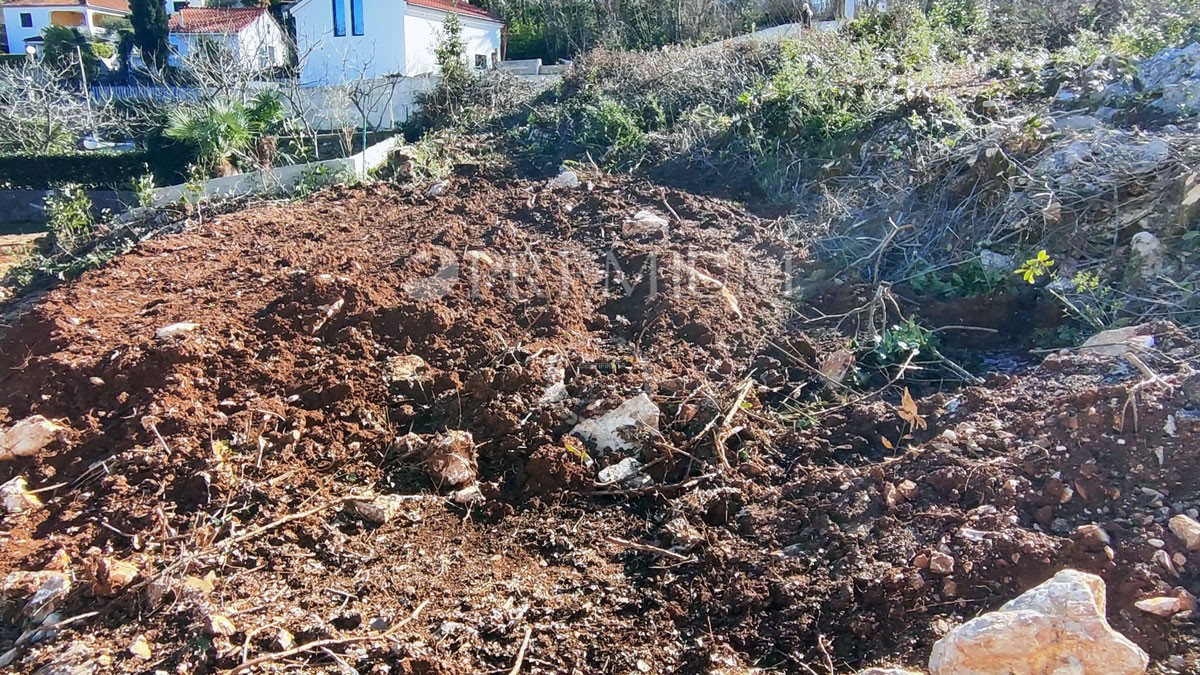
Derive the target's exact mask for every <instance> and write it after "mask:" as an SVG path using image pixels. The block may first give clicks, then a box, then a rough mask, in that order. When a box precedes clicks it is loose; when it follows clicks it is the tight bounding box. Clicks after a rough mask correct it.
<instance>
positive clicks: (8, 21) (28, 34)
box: [4, 5, 124, 54]
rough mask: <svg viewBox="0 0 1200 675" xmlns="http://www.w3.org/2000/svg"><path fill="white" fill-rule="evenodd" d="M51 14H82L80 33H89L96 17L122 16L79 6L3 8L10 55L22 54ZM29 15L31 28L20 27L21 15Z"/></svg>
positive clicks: (45, 24) (47, 22) (46, 24)
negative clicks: (29, 40) (31, 23)
mask: <svg viewBox="0 0 1200 675" xmlns="http://www.w3.org/2000/svg"><path fill="white" fill-rule="evenodd" d="M53 12H84V13H85V17H84V25H83V26H78V28H79V29H80V30H81V31H89V30H90V29H91V28H92V27H93V26H95V25H96V17H97V16H100V15H107V16H113V17H120V16H124V15H123V14H120V13H116V12H103V11H96V10H95V9H92V8H90V7H89V8H87V9H86V10H85V9H84V8H83V7H81V6H79V5H65V6H62V7H5V8H4V32H5V34H6V35H7V36H8V51H9V53H11V54H24V53H25V41H26V40H28V39H29V38H35V37H39V36H41V34H42V31H43V30H45V29H46V27H48V26H50V15H51V14H52V13H53ZM22 14H30V15H32V18H33V27H31V28H22V27H21V15H22Z"/></svg>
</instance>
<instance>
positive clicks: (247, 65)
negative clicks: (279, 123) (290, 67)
mask: <svg viewBox="0 0 1200 675" xmlns="http://www.w3.org/2000/svg"><path fill="white" fill-rule="evenodd" d="M218 11H219V10H218ZM204 41H210V42H215V43H217V44H219V45H221V46H222V47H224V48H225V49H226V50H228V51H229V53H231V54H233V55H234V57H235V58H236V59H237V61H238V63H237V65H238V67H239V68H241V69H244V70H247V71H256V70H266V69H268V68H275V67H279V66H283V65H286V64H287V60H288V39H287V35H286V34H285V33H284V32H283V28H282V27H280V25H279V22H277V21H275V19H274V18H273V17H272V16H271V15H270V14H268V13H266V12H263V13H262V14H261V15H260V16H259V17H258V18H257V19H255V20H254V21H253V22H251V23H250V24H249V25H248V26H246V27H244V28H242V29H241V30H239V31H238V32H236V33H177V32H173V33H171V36H170V42H171V52H172V53H171V57H170V60H171V64H172V65H180V63H181V62H182V61H185V60H186V59H187V57H188V55H189V54H191V53H192V51H193V50H195V49H196V48H197V46H199V45H200V44H201V43H202V42H204Z"/></svg>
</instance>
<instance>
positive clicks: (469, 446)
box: [423, 430, 477, 487]
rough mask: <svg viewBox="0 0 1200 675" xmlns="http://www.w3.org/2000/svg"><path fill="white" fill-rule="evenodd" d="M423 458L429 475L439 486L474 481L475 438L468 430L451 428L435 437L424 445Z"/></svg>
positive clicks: (455, 485)
mask: <svg viewBox="0 0 1200 675" xmlns="http://www.w3.org/2000/svg"><path fill="white" fill-rule="evenodd" d="M423 458H424V460H425V466H426V468H427V469H428V471H429V476H430V477H431V478H432V479H433V481H434V482H435V483H437V484H438V486H439V487H441V486H448V487H464V486H467V485H470V484H472V483H474V482H475V472H476V466H477V457H476V450H475V439H473V438H472V437H471V432H469V431H459V430H451V431H447V432H446V433H444V434H442V435H441V436H439V437H438V438H435V439H434V440H432V441H430V442H429V444H428V445H426V446H425V451H424V453H423Z"/></svg>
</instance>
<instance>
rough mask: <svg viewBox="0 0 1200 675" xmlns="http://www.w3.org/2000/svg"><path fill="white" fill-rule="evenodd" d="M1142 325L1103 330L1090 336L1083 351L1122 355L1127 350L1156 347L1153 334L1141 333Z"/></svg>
mask: <svg viewBox="0 0 1200 675" xmlns="http://www.w3.org/2000/svg"><path fill="white" fill-rule="evenodd" d="M1141 328H1142V327H1141V326H1125V327H1124V328H1113V329H1112V330H1103V331H1100V332H1099V333H1096V334H1095V335H1093V336H1092V337H1090V338H1088V339H1087V341H1086V342H1084V343H1083V346H1082V347H1080V350H1081V351H1084V352H1091V353H1094V354H1103V355H1105V356H1120V355H1122V354H1124V353H1125V352H1127V351H1130V350H1136V349H1150V348H1152V347H1154V336H1153V335H1141V334H1140V330H1141Z"/></svg>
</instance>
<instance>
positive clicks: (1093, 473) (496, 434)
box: [0, 178, 1200, 674]
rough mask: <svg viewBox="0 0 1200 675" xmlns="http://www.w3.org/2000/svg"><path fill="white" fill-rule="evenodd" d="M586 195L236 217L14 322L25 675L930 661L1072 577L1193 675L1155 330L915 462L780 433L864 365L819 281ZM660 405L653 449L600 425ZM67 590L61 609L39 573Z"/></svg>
mask: <svg viewBox="0 0 1200 675" xmlns="http://www.w3.org/2000/svg"><path fill="white" fill-rule="evenodd" d="M598 182H599V184H598V185H595V186H594V187H593V188H592V189H583V188H581V189H578V190H569V191H553V192H552V191H546V190H544V189H543V187H542V186H541V185H538V184H532V183H526V182H504V181H501V182H494V183H492V182H487V181H484V180H481V179H477V180H474V181H470V182H468V181H464V180H456V181H454V182H452V183H450V184H449V185H448V186H446V187H445V188H444V189H443V190H442V191H441V192H440V194H437V196H428V195H427V194H426V193H423V192H420V191H408V190H401V189H399V188H393V187H386V186H375V187H370V188H362V189H355V190H349V191H342V192H327V193H324V194H322V195H319V196H317V197H315V198H312V199H310V200H308V201H306V202H304V203H291V204H282V205H273V206H261V207H255V208H251V209H248V210H246V211H243V212H240V213H236V214H231V215H226V216H220V217H217V218H215V219H212V220H211V221H208V222H204V223H203V224H200V225H197V226H195V227H193V228H191V229H189V230H187V231H186V232H184V233H183V234H178V235H173V236H167V237H162V238H159V239H155V240H151V241H148V242H145V243H144V244H142V245H141V246H139V247H138V248H137V249H136V250H135V251H133V252H132V253H130V254H128V255H125V256H122V257H120V258H119V259H117V260H115V261H113V262H112V263H111V264H110V265H108V266H107V267H105V268H104V269H101V270H98V271H94V272H90V273H88V274H86V275H85V276H84V277H83V278H82V279H80V280H78V281H77V282H74V283H71V284H69V285H65V286H63V287H61V288H59V289H56V290H54V291H52V292H50V293H49V294H47V295H46V296H45V297H44V298H43V299H41V300H40V301H39V302H38V303H36V305H34V307H33V308H32V310H31V311H29V312H28V313H26V314H24V315H23V316H21V317H20V318H18V319H16V320H15V321H14V323H13V325H11V326H10V327H8V328H7V329H6V333H5V336H4V341H3V343H2V345H0V348H2V349H3V353H2V354H0V423H3V425H4V426H7V425H10V424H12V423H15V422H17V421H19V420H22V419H25V418H28V417H29V416H31V415H41V416H44V417H45V418H48V419H51V420H55V421H57V422H58V423H60V424H62V425H64V426H66V427H69V433H65V434H63V436H62V439H61V440H59V441H57V442H56V443H54V444H52V445H51V446H49V447H48V448H46V449H45V450H44V451H43V452H42V453H41V454H39V455H38V456H36V457H33V458H25V459H17V460H12V461H9V462H6V463H5V464H3V465H2V466H0V479H2V480H9V479H11V478H14V477H17V476H21V477H24V478H25V479H26V480H27V481H28V485H29V487H30V488H31V489H35V490H38V491H39V492H38V493H37V496H38V497H39V498H40V500H41V501H42V502H44V504H43V505H42V506H40V507H35V508H31V509H29V510H27V511H25V512H22V513H13V514H9V515H7V516H6V518H5V525H4V531H3V533H0V541H2V542H3V550H2V552H0V572H3V573H5V574H9V573H11V574H9V576H8V579H7V581H6V583H5V586H4V589H3V604H2V605H0V612H2V615H0V617H2V619H3V623H2V624H0V650H2V649H8V648H9V647H11V648H12V651H10V652H9V654H8V655H7V656H8V657H11V658H10V659H9V660H10V661H11V662H12V663H13V665H12V668H13V669H14V671H15V672H33V671H36V670H37V669H39V668H44V667H49V668H51V670H43V671H41V672H45V673H49V672H86V673H91V672H96V673H100V672H114V673H115V672H122V673H123V672H155V671H162V672H178V673H192V672H221V671H229V670H232V671H235V672H285V671H286V672H329V673H342V672H372V673H375V672H378V673H385V672H391V673H447V674H449V673H484V672H510V671H512V672H518V671H519V672H540V673H570V672H578V673H592V672H597V673H630V672H651V673H667V672H681V673H691V672H714V673H715V672H723V673H736V672H747V671H746V670H745V669H746V668H748V667H751V666H757V667H762V668H773V669H777V670H779V671H782V672H829V671H834V672H843V671H846V670H849V669H853V668H855V667H859V666H862V665H866V664H871V663H879V662H884V661H889V662H895V663H909V664H914V665H919V664H920V663H922V662H923V661H924V659H925V657H926V655H927V654H928V650H929V647H930V645H931V644H932V642H933V641H935V640H936V639H937V638H938V637H939V636H940V635H941V634H944V633H945V632H946V631H947V630H949V628H951V627H952V626H953V625H955V624H957V623H959V622H961V621H963V620H965V619H967V618H970V617H972V616H974V615H975V614H977V613H979V612H982V611H985V610H988V609H992V608H994V607H996V606H998V605H999V604H1001V603H1003V602H1004V601H1005V600H1007V599H1010V598H1011V597H1013V596H1014V595H1016V594H1017V593H1019V592H1020V591H1022V590H1024V589H1025V588H1028V587H1029V586H1031V585H1033V584H1035V583H1037V582H1040V581H1042V580H1044V579H1045V578H1048V577H1049V576H1050V575H1051V574H1053V573H1054V572H1055V571H1057V570H1058V569H1061V568H1062V567H1065V566H1075V567H1078V568H1080V569H1085V570H1088V571H1093V572H1096V573H1098V574H1100V575H1101V576H1103V577H1104V578H1105V579H1106V580H1108V582H1109V596H1110V597H1109V601H1110V602H1109V604H1110V611H1109V615H1110V619H1111V620H1112V622H1113V625H1114V627H1115V628H1117V629H1118V630H1121V631H1123V632H1125V633H1126V635H1128V636H1129V637H1130V638H1131V639H1133V640H1134V641H1136V642H1138V643H1139V644H1140V645H1141V646H1142V647H1144V648H1145V649H1147V650H1148V651H1149V652H1150V653H1151V655H1152V657H1154V658H1155V659H1156V660H1157V662H1159V663H1167V664H1169V665H1170V667H1172V668H1177V669H1182V670H1178V672H1185V671H1186V669H1187V668H1189V667H1192V666H1189V665H1187V664H1190V663H1194V661H1193V659H1194V657H1195V655H1196V653H1197V647H1196V645H1195V638H1194V630H1193V627H1192V624H1191V621H1192V619H1191V618H1190V616H1188V615H1183V616H1176V617H1174V618H1161V617H1158V616H1153V615H1149V614H1145V613H1141V612H1139V611H1138V610H1136V609H1134V608H1133V602H1134V601H1136V600H1138V599H1141V598H1143V597H1148V596H1151V595H1164V594H1170V593H1175V592H1177V589H1178V588H1182V589H1185V590H1190V591H1191V592H1200V587H1197V581H1198V577H1197V574H1196V569H1197V566H1200V555H1198V554H1196V553H1193V552H1189V551H1188V550H1187V549H1186V547H1185V546H1184V545H1183V543H1182V542H1180V541H1179V540H1178V539H1176V538H1175V537H1174V536H1173V535H1172V534H1171V533H1170V532H1167V530H1166V523H1167V521H1168V520H1169V519H1170V518H1171V517H1172V516H1173V515H1177V514H1179V513H1187V512H1188V511H1189V510H1194V509H1196V508H1197V507H1200V473H1198V470H1200V466H1197V464H1198V463H1200V460H1197V457H1196V455H1195V453H1194V451H1193V450H1194V447H1195V442H1196V438H1197V436H1196V428H1197V426H1200V425H1198V424H1197V421H1200V413H1195V411H1194V409H1195V405H1197V403H1200V400H1198V399H1200V385H1197V384H1196V382H1197V380H1193V379H1189V378H1188V373H1189V372H1190V369H1189V367H1188V363H1189V361H1191V360H1193V359H1194V354H1195V349H1194V347H1193V345H1192V344H1191V343H1190V342H1189V341H1188V340H1187V339H1185V338H1184V337H1182V336H1180V335H1178V334H1176V333H1175V332H1174V331H1172V330H1171V329H1170V327H1169V326H1157V327H1153V331H1154V332H1155V333H1156V335H1157V336H1158V338H1157V339H1158V342H1157V343H1156V346H1155V348H1154V350H1153V351H1152V353H1149V354H1144V355H1143V356H1142V360H1141V361H1139V363H1142V364H1143V365H1145V366H1146V367H1147V368H1149V369H1152V370H1153V371H1154V373H1155V374H1157V375H1159V376H1161V377H1160V379H1159V380H1158V381H1154V382H1150V383H1148V384H1139V383H1143V382H1144V381H1146V380H1147V375H1146V374H1145V373H1144V372H1142V371H1141V370H1139V369H1137V368H1134V367H1133V366H1132V365H1131V362H1130V361H1128V360H1123V359H1121V358H1119V357H1114V356H1106V355H1101V354H1077V353H1070V354H1055V355H1052V356H1051V357H1049V358H1048V359H1046V361H1045V362H1043V363H1042V364H1041V365H1040V366H1037V367H1034V368H1032V369H1030V370H1028V371H1026V372H1023V373H1021V374H1016V375H993V376H991V377H990V379H989V380H988V382H987V384H986V385H984V386H981V387H971V388H967V389H962V390H959V391H951V392H946V393H938V394H935V395H932V396H929V397H927V398H925V399H923V400H919V401H918V402H917V403H918V408H919V411H920V415H921V416H922V417H923V420H922V421H923V422H924V428H921V427H920V425H918V426H917V427H915V428H913V425H912V424H911V422H906V421H905V420H904V419H903V418H902V416H901V415H900V414H899V413H898V409H897V406H896V405H895V400H896V399H895V398H894V397H893V396H892V393H893V392H891V391H890V390H889V391H888V392H887V396H886V397H885V399H884V400H874V401H872V400H871V399H870V398H869V397H862V400H861V401H860V402H858V403H851V404H849V405H846V406H844V407H840V408H838V409H836V410H833V411H830V412H828V413H822V414H818V415H810V414H804V415H800V414H795V412H794V410H793V409H792V408H791V407H790V406H793V405H794V404H795V403H794V402H795V401H797V400H800V399H802V398H803V397H804V395H805V394H804V392H814V391H818V390H820V388H821V387H822V382H821V378H820V376H819V375H817V369H818V366H819V364H820V363H821V362H822V359H823V358H824V357H825V356H826V355H827V353H828V352H830V351H834V350H837V349H839V348H841V347H842V346H843V344H844V342H845V340H844V338H839V337H838V336H837V335H836V334H831V333H829V332H828V331H825V332H817V331H815V330H813V333H812V335H808V334H805V333H802V332H801V331H800V330H799V329H798V328H797V327H796V325H795V324H796V318H795V309H796V306H795V305H794V304H793V303H794V299H789V298H791V296H789V295H787V294H786V291H788V290H789V289H790V283H791V280H792V278H793V277H794V276H796V275H797V274H798V272H797V267H796V266H797V264H798V263H801V262H802V261H803V260H804V258H805V255H804V254H805V252H804V251H803V250H802V249H800V248H799V247H797V245H796V244H795V243H793V242H789V241H788V240H787V239H785V238H784V237H783V236H782V231H781V229H780V228H777V227H776V226H775V224H774V223H772V222H770V221H764V220H760V219H758V218H755V217H753V216H750V215H748V214H746V213H745V212H744V210H742V209H740V208H738V207H736V206H735V205H733V204H730V203H727V202H722V201H719V200H713V199H707V198H699V197H695V196H692V195H688V194H685V193H680V192H675V191H668V190H664V189H662V188H659V187H655V186H652V185H647V184H640V183H629V182H623V181H617V180H614V179H603V178H602V179H598ZM642 211H647V212H652V214H654V215H656V216H657V217H658V218H661V220H659V219H656V218H652V217H647V214H639V212H642ZM809 328H811V327H809ZM813 335H816V336H818V337H813ZM885 401H887V402H885ZM645 402H649V403H652V404H653V406H654V407H655V413H656V415H655V416H656V417H657V420H656V422H655V421H650V420H649V418H644V419H643V422H642V423H640V424H633V425H627V426H626V427H625V428H624V429H623V431H622V432H621V433H620V434H619V435H618V436H617V437H615V438H614V439H610V442H607V443H606V442H602V441H601V440H600V439H599V437H597V436H596V435H595V434H593V433H591V432H589V431H588V429H589V428H591V429H594V428H595V427H594V424H593V425H592V426H590V427H589V424H592V422H595V421H596V419H597V418H603V417H604V416H605V415H606V414H610V413H613V411H617V412H620V411H623V410H626V409H627V408H628V406H630V405H633V404H636V405H638V406H642V405H644V404H645ZM589 420H590V421H591V422H588V421H589ZM581 422H585V424H583V425H582V426H580V423H581ZM910 431H911V432H912V433H908V432H910ZM452 432H455V433H452ZM456 432H467V433H468V434H469V437H467V436H466V435H464V434H461V433H456ZM628 458H635V459H637V460H638V461H640V462H641V464H642V467H641V468H640V469H636V468H635V470H634V471H633V472H632V474H631V473H629V472H626V473H621V472H620V471H617V470H618V469H620V468H621V467H622V466H625V467H628V466H629V462H628ZM614 476H615V477H614ZM1091 524H1096V525H1099V526H1100V527H1101V528H1103V530H1104V533H1105V534H1104V537H1100V536H1099V535H1097V534H1096V531H1095V529H1094V528H1089V527H1086V526H1089V525H1091ZM1081 526H1083V527H1082V529H1081ZM931 558H936V559H937V564H934V565H932V566H931V565H930V564H929V561H930V559H931ZM947 558H948V559H950V560H952V561H953V565H952V567H951V568H949V569H947V568H946V567H945V565H946V560H947ZM46 571H49V572H46ZM55 571H58V572H64V573H65V576H66V578H68V579H69V580H70V581H71V583H70V586H69V589H67V590H66V591H63V592H59V593H57V594H56V595H54V597H53V598H51V599H50V600H49V601H48V602H49V603H50V605H52V606H48V605H47V604H46V602H43V601H44V600H45V599H44V598H43V599H42V600H38V599H37V598H32V596H33V595H34V594H35V592H36V590H37V588H38V584H37V583H34V582H33V581H31V577H30V576H29V575H28V574H24V575H23V574H22V573H25V572H46V573H54V572H55ZM40 579H41V578H40V577H39V578H38V580H40ZM31 598H32V599H33V600H35V601H36V602H35V603H33V604H34V605H36V606H32V605H31ZM39 603H40V604H39ZM34 610H37V611H34ZM49 611H52V612H53V613H54V614H55V615H56V619H55V620H54V621H49V622H47V623H46V624H44V625H54V626H55V627H54V628H53V629H49V628H46V629H43V630H41V631H40V632H35V631H33V630H31V629H32V628H33V627H34V626H33V619H34V615H35V614H38V613H39V612H40V615H39V616H38V618H41V619H44V617H45V614H46V613H47V612H49ZM55 624H57V625H55ZM514 667H516V670H514ZM54 668H57V669H58V670H53V669H54Z"/></svg>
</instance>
